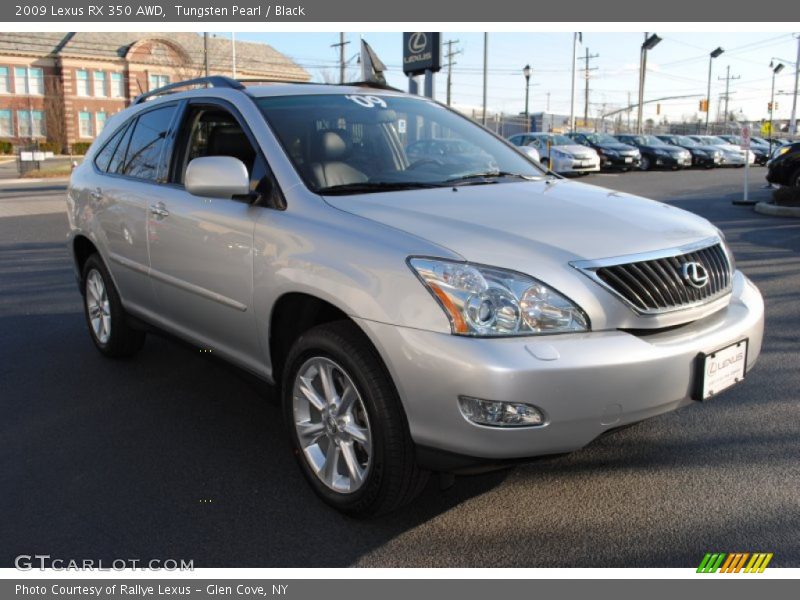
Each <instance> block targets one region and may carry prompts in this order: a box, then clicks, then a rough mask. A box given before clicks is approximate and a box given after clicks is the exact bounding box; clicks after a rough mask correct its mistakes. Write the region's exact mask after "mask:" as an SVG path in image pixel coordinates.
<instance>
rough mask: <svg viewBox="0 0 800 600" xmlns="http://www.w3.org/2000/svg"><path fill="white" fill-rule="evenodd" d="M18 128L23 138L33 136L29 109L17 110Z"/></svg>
mask: <svg viewBox="0 0 800 600" xmlns="http://www.w3.org/2000/svg"><path fill="white" fill-rule="evenodd" d="M17 130H18V131H19V137H21V138H29V137H31V111H29V110H18V111H17Z"/></svg>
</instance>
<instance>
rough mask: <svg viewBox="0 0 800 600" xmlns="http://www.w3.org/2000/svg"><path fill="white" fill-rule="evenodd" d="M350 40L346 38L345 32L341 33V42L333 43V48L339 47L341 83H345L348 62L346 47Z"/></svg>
mask: <svg viewBox="0 0 800 600" xmlns="http://www.w3.org/2000/svg"><path fill="white" fill-rule="evenodd" d="M349 43H350V42H346V41H345V40H344V32H343V31H342V32H340V33H339V43H338V44H331V48H339V84H344V68H345V66H346V62H345V60H344V47H345V46H346V45H347V44H349Z"/></svg>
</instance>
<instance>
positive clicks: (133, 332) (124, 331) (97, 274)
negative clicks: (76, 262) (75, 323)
mask: <svg viewBox="0 0 800 600" xmlns="http://www.w3.org/2000/svg"><path fill="white" fill-rule="evenodd" d="M82 275H83V277H82V285H83V300H84V301H83V309H84V315H85V316H86V325H87V326H88V327H89V335H90V337H91V338H92V341H93V342H94V345H95V347H96V348H97V349H98V350H99V351H100V352H102V353H103V354H104V355H106V356H108V357H111V358H122V357H127V356H132V355H134V354H136V353H137V352H138V351H139V350H140V349H141V347H142V345H143V344H144V338H145V333H144V332H143V331H140V330H138V329H134V328H132V327H131V326H130V324H129V323H128V315H127V313H126V312H125V309H124V308H123V306H122V301H121V300H120V297H119V293H118V292H117V288H116V287H115V286H114V281H113V280H112V279H111V275H110V274H109V272H108V269H106V266H105V264H103V261H102V259H101V258H100V256H99V255H97V254H92V255H91V256H90V257H89V258H88V259H86V263H84V265H83V273H82Z"/></svg>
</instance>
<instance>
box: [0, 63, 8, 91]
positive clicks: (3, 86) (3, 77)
mask: <svg viewBox="0 0 800 600" xmlns="http://www.w3.org/2000/svg"><path fill="white" fill-rule="evenodd" d="M10 93H11V74H10V73H9V72H8V67H0V94H10Z"/></svg>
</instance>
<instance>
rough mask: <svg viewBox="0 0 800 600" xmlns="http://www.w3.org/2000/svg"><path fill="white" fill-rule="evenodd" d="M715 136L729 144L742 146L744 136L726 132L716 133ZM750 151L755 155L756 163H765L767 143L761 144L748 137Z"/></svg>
mask: <svg viewBox="0 0 800 600" xmlns="http://www.w3.org/2000/svg"><path fill="white" fill-rule="evenodd" d="M717 137H718V138H720V139H722V140H724V141H726V142H728V143H729V144H733V145H734V146H739V147H740V148H744V138H742V136H740V135H732V134H726V135H718V136H717ZM750 151H751V152H752V153H753V154H754V155H755V157H756V159H755V162H756V164H757V165H765V164H767V161H768V160H769V144H767V145H766V146H763V145H762V144H760V143H759V142H757V141H756V140H754V139H753V138H750Z"/></svg>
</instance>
